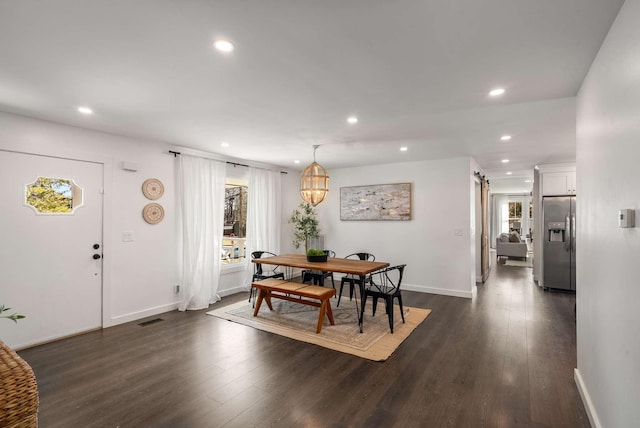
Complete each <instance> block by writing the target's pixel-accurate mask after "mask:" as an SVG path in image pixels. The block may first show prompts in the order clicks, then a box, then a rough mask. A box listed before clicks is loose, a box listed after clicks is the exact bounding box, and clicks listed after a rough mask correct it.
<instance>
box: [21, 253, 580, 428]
mask: <svg viewBox="0 0 640 428" xmlns="http://www.w3.org/2000/svg"><path fill="white" fill-rule="evenodd" d="M403 295H404V300H405V304H406V305H410V306H418V307H424V308H430V309H432V311H433V312H432V314H431V315H430V316H429V317H428V318H427V320H426V321H425V322H424V323H423V324H421V325H420V326H419V327H418V328H417V329H416V330H415V331H414V332H413V333H412V334H411V336H409V338H408V339H407V340H406V341H405V342H404V343H403V344H402V345H401V346H400V347H399V348H398V349H397V350H396V352H395V353H394V354H393V355H392V356H391V357H390V358H389V359H388V360H387V361H386V362H383V363H378V362H372V361H368V360H364V359H360V358H358V357H354V356H351V355H347V354H342V353H339V352H336V351H331V350H328V349H324V348H321V347H319V346H315V345H310V344H306V343H301V342H297V341H295V340H291V339H287V338H284V337H281V336H277V335H274V334H271V333H266V332H263V331H258V330H254V329H252V328H250V327H245V326H242V325H238V324H235V323H232V322H229V321H225V320H222V319H218V318H215V317H212V316H208V315H205V311H197V312H195V311H194V312H186V313H180V312H170V313H166V314H162V315H160V316H159V317H160V318H162V319H163V321H161V322H157V323H152V324H149V325H146V326H139V325H138V324H139V323H140V322H142V321H144V320H140V321H137V322H134V323H129V324H124V325H120V326H116V327H112V328H108V329H105V330H102V331H98V332H93V333H88V334H85V335H82V336H77V337H74V338H70V339H66V340H62V341H59V342H55V343H50V344H46V345H42V346H39V347H36V348H32V349H27V350H24V351H22V352H20V355H21V356H22V357H23V358H24V359H25V360H26V361H27V362H28V363H29V364H30V365H31V366H32V367H33V369H34V371H35V373H36V377H37V380H38V385H39V392H40V412H39V418H40V427H41V428H49V427H67V428H68V427H83V428H84V427H122V428H124V427H243V428H244V427H253V426H260V427H263V426H273V427H445V426H450V427H582V426H584V427H588V426H589V422H588V418H587V415H586V413H585V410H584V407H583V405H582V402H581V400H580V397H579V394H578V391H577V389H576V386H575V383H574V381H573V369H574V367H575V366H576V350H575V336H576V334H575V322H574V311H573V308H574V302H575V296H574V295H572V294H565V293H554V292H544V291H542V290H541V289H539V288H538V287H537V286H536V285H535V284H534V283H533V281H532V279H531V269H527V268H518V267H509V266H503V265H497V266H494V268H493V272H492V273H491V276H490V278H489V280H488V281H487V283H486V284H485V285H483V286H481V287H479V292H478V297H477V298H476V299H474V300H469V299H462V298H455V297H446V296H439V295H433V294H422V293H415V292H407V291H405V292H404V293H403ZM247 297H248V294H247V293H242V294H239V295H235V296H230V297H227V298H225V299H224V300H223V301H222V302H220V303H218V304H216V305H221V304H228V303H233V302H235V301H237V300H238V299H246V298H247ZM214 306H215V305H214ZM152 318H157V317H152Z"/></svg>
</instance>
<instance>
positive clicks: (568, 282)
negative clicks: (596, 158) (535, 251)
mask: <svg viewBox="0 0 640 428" xmlns="http://www.w3.org/2000/svg"><path fill="white" fill-rule="evenodd" d="M542 213H543V215H542V219H543V220H542V221H543V231H544V237H543V243H542V244H543V245H542V256H543V266H542V268H543V276H542V285H543V287H544V288H545V289H547V288H557V289H562V290H574V291H575V289H576V197H575V196H546V197H544V198H543V199H542Z"/></svg>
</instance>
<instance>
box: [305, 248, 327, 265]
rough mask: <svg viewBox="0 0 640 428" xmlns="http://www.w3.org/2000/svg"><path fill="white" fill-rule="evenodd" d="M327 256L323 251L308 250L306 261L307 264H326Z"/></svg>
mask: <svg viewBox="0 0 640 428" xmlns="http://www.w3.org/2000/svg"><path fill="white" fill-rule="evenodd" d="M327 257H328V254H327V253H326V252H325V251H324V250H319V249H317V248H309V249H308V250H307V261H308V262H326V261H327Z"/></svg>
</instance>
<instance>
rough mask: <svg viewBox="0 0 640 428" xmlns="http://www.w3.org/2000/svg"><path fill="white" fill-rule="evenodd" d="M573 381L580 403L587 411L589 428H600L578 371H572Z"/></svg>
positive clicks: (600, 425) (598, 420)
mask: <svg viewBox="0 0 640 428" xmlns="http://www.w3.org/2000/svg"><path fill="white" fill-rule="evenodd" d="M573 379H574V380H575V381H576V386H577V387H578V392H580V398H582V403H583V404H584V408H585V410H586V411H587V416H588V417H589V422H591V426H592V427H594V428H602V424H601V423H600V419H598V414H597V413H596V409H595V407H594V406H593V401H591V396H590V395H589V391H588V390H587V386H586V385H585V384H584V381H583V380H582V376H581V375H580V371H579V370H578V369H574V370H573Z"/></svg>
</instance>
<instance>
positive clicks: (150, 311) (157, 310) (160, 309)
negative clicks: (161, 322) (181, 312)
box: [103, 302, 179, 328]
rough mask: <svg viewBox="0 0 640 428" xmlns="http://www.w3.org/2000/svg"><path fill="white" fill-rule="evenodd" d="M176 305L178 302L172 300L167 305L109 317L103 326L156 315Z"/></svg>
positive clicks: (111, 325) (175, 307)
mask: <svg viewBox="0 0 640 428" xmlns="http://www.w3.org/2000/svg"><path fill="white" fill-rule="evenodd" d="M178 305H179V302H174V303H169V304H167V305H160V306H156V307H153V308H148V309H144V310H142V311H137V312H131V313H128V314H124V315H118V316H115V317H113V318H111V320H109V321H110V322H109V323H108V324H107V323H105V324H104V325H103V327H105V328H106V327H113V326H114V325H118V324H124V323H126V322H130V321H136V320H139V319H141V318H146V317H151V316H153V315H158V314H162V313H164V312H169V311H173V310H175V309H178Z"/></svg>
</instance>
